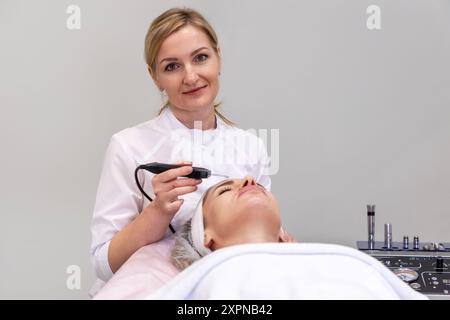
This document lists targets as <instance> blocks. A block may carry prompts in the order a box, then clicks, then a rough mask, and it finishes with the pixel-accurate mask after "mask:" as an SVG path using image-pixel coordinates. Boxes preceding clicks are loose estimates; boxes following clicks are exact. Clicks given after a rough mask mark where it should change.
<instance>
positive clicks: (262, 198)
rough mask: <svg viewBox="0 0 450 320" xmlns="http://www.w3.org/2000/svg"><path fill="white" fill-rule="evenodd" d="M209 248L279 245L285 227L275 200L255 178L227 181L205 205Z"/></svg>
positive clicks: (205, 222) (209, 195) (208, 196)
mask: <svg viewBox="0 0 450 320" xmlns="http://www.w3.org/2000/svg"><path fill="white" fill-rule="evenodd" d="M203 217H204V225H205V245H206V246H207V247H209V248H211V249H213V250H215V249H219V248H222V247H226V246H230V245H234V244H243V243H258V242H278V240H279V238H278V237H279V232H280V227H281V222H280V213H279V209H278V204H277V201H276V199H275V197H274V196H273V195H272V193H270V192H269V191H267V190H265V189H264V188H263V187H262V186H261V185H259V184H257V183H256V182H255V181H254V180H253V178H251V177H246V178H244V179H234V180H227V181H224V182H223V183H221V184H218V185H217V186H215V187H213V188H212V189H210V190H209V191H208V193H207V194H206V196H205V200H204V202H203Z"/></svg>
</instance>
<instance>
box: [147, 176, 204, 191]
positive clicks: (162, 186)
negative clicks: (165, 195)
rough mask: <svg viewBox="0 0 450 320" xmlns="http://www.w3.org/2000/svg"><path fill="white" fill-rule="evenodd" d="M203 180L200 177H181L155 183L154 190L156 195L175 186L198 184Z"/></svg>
mask: <svg viewBox="0 0 450 320" xmlns="http://www.w3.org/2000/svg"><path fill="white" fill-rule="evenodd" d="M201 182H202V180H200V179H191V178H180V179H175V180H172V181H169V182H166V183H155V184H153V192H154V193H155V195H158V194H160V193H161V192H167V191H170V190H172V189H174V188H179V187H187V186H196V185H198V184H200V183H201Z"/></svg>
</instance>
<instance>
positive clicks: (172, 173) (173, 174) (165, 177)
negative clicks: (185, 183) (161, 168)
mask: <svg viewBox="0 0 450 320" xmlns="http://www.w3.org/2000/svg"><path fill="white" fill-rule="evenodd" d="M192 170H193V169H192V166H191V165H185V166H182V167H179V168H175V169H170V170H167V171H165V172H162V173H159V174H157V175H155V176H154V177H153V179H154V181H157V182H169V181H171V180H174V179H176V178H178V177H182V176H187V175H188V174H190V173H191V172H192Z"/></svg>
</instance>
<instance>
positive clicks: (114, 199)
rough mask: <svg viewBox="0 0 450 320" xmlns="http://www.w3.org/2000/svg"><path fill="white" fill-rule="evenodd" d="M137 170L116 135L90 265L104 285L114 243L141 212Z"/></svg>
mask: <svg viewBox="0 0 450 320" xmlns="http://www.w3.org/2000/svg"><path fill="white" fill-rule="evenodd" d="M136 166H137V162H136V161H135V160H134V159H133V157H132V153H131V152H130V150H129V148H128V147H127V145H126V143H124V142H123V141H121V137H120V136H118V135H117V134H116V135H113V136H112V138H111V141H110V143H109V146H108V148H107V151H106V155H105V159H104V163H103V170H102V173H101V177H100V182H99V185H98V189H97V197H96V201H95V206H94V212H93V217H92V225H91V234H92V242H91V250H90V255H91V262H92V264H93V266H94V270H95V273H96V275H97V277H98V278H100V279H102V280H103V281H107V280H109V278H110V277H111V276H112V275H113V273H112V271H111V268H110V266H109V263H108V248H109V243H110V241H111V239H112V238H113V237H114V235H115V234H116V233H117V232H119V231H120V230H122V229H123V228H124V227H125V226H126V225H128V224H129V223H130V222H131V221H132V220H133V219H134V218H135V217H136V216H137V215H138V213H139V212H141V211H142V206H143V198H142V195H141V193H140V192H139V189H138V188H137V186H136V183H135V181H134V170H135V169H136ZM141 179H142V178H141ZM141 183H143V182H142V181H141Z"/></svg>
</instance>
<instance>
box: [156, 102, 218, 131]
mask: <svg viewBox="0 0 450 320" xmlns="http://www.w3.org/2000/svg"><path fill="white" fill-rule="evenodd" d="M161 116H162V117H164V118H165V119H166V120H167V123H168V125H169V129H171V130H177V129H180V130H187V131H193V130H196V129H189V128H188V127H186V126H185V125H184V124H183V123H182V122H181V121H180V120H178V119H177V117H175V115H174V114H173V112H172V110H171V109H170V107H167V108H165V109H164V110H163V112H162V114H161ZM215 118H216V128H215V129H210V130H205V132H204V133H206V132H208V133H210V132H211V133H214V132H216V131H219V130H220V129H223V128H225V127H226V123H225V122H224V121H223V120H222V119H221V118H220V117H218V116H217V115H215Z"/></svg>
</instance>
